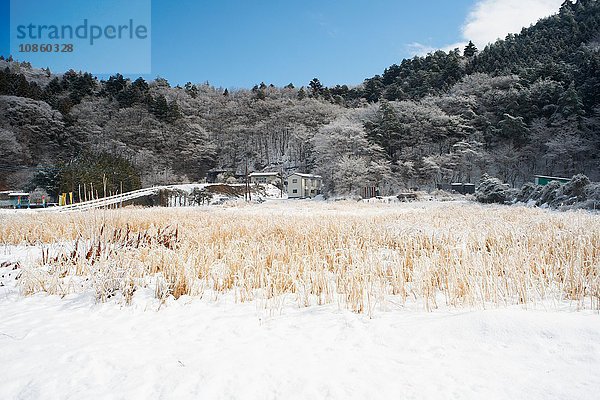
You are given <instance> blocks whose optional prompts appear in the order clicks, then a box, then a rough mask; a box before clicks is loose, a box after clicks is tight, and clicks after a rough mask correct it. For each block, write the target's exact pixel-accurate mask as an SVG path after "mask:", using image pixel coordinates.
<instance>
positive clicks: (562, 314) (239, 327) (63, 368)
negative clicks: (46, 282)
mask: <svg viewBox="0 0 600 400" xmlns="http://www.w3.org/2000/svg"><path fill="white" fill-rule="evenodd" d="M36 256H37V252H36V251H34V249H33V248H31V247H3V248H2V249H0V264H1V263H2V262H3V261H6V260H9V259H10V260H12V261H16V260H19V261H21V262H25V263H26V262H29V261H31V260H32V259H33V258H35V257H36ZM13 268H14V267H7V266H5V267H4V268H1V269H0V276H1V277H2V279H1V280H2V282H4V286H2V287H0V360H1V363H0V364H1V365H2V369H1V371H0V399H81V398H86V399H159V398H160V399H307V398H308V399H392V398H394V399H442V398H443V399H561V400H562V399H582V400H583V399H594V398H597V397H596V396H597V394H598V393H600V374H599V373H598V371H600V316H599V315H598V314H597V313H594V312H591V311H581V312H573V311H543V310H537V311H533V310H523V309H521V308H509V309H496V310H486V311H473V310H456V309H454V310H438V311H435V312H431V313H427V312H424V311H420V310H421V308H420V307H415V308H414V309H411V308H410V307H407V308H393V310H392V311H387V312H385V311H382V312H378V313H377V314H376V315H375V318H373V319H369V318H368V317H367V316H366V315H358V314H354V313H351V312H349V311H343V310H340V309H338V307H337V306H335V305H329V306H322V307H310V308H300V309H299V308H297V307H295V306H291V305H290V306H289V307H288V306H284V307H283V308H282V309H281V310H280V312H276V313H275V315H272V314H269V313H267V312H266V311H265V310H264V308H262V307H261V306H260V304H258V303H256V302H255V303H245V304H236V303H235V302H234V300H233V298H231V297H227V296H225V297H220V299H219V300H217V301H213V300H211V299H192V298H189V297H182V298H180V299H179V300H177V301H175V300H171V301H169V302H167V304H163V305H162V306H161V305H160V303H159V302H158V300H156V299H155V298H153V295H152V293H150V292H149V291H150V290H151V289H147V291H146V292H144V291H140V292H139V293H136V295H135V296H134V302H133V305H131V306H128V307H126V306H122V305H120V304H119V303H118V302H116V301H114V302H108V303H105V304H98V303H96V302H95V300H94V298H93V296H92V295H91V294H79V295H70V296H67V297H65V298H59V297H57V296H47V295H44V294H39V295H35V296H31V297H27V298H24V297H22V296H21V295H20V294H19V293H18V291H17V290H16V287H15V286H14V284H13V281H14V277H15V276H16V274H18V268H17V269H13ZM207 297H210V296H207ZM552 309H553V310H555V309H556V308H555V307H554V308H552Z"/></svg>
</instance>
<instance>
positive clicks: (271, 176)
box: [248, 172, 280, 185]
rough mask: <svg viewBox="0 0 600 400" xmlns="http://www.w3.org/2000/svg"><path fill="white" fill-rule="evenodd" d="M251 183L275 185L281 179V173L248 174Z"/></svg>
mask: <svg viewBox="0 0 600 400" xmlns="http://www.w3.org/2000/svg"><path fill="white" fill-rule="evenodd" d="M248 178H249V179H250V183H251V184H253V185H255V184H259V183H262V184H269V183H270V184H273V183H275V181H277V180H278V179H280V175H279V172H251V173H249V174H248Z"/></svg>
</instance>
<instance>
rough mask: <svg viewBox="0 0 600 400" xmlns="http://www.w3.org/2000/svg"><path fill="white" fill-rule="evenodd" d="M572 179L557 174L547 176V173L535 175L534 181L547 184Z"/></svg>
mask: <svg viewBox="0 0 600 400" xmlns="http://www.w3.org/2000/svg"><path fill="white" fill-rule="evenodd" d="M570 180H571V178H559V177H556V176H546V175H534V182H535V184H536V185H542V186H546V185H547V184H549V183H550V182H552V181H556V182H559V183H567V182H569V181H570Z"/></svg>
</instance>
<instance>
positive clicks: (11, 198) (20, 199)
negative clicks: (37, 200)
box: [0, 191, 29, 208]
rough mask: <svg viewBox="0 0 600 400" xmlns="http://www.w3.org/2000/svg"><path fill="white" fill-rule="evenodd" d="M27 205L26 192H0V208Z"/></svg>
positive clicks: (27, 196)
mask: <svg viewBox="0 0 600 400" xmlns="http://www.w3.org/2000/svg"><path fill="white" fill-rule="evenodd" d="M25 207H29V193H26V192H12V191H3V192H0V208H25Z"/></svg>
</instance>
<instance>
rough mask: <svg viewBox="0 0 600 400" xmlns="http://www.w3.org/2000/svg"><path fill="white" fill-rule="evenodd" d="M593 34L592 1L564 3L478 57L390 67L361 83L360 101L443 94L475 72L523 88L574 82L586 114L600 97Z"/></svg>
mask: <svg viewBox="0 0 600 400" xmlns="http://www.w3.org/2000/svg"><path fill="white" fill-rule="evenodd" d="M599 29H600V4H599V3H598V1H595V0H582V1H579V2H577V3H575V4H574V3H571V2H570V1H565V3H564V4H563V5H562V7H561V9H560V11H559V12H558V13H557V14H556V15H553V16H551V17H549V18H545V19H543V20H541V21H539V22H538V23H537V24H536V25H535V26H532V27H530V28H523V30H522V31H521V33H520V34H517V35H514V34H510V35H508V36H507V37H506V38H505V39H504V40H498V41H497V42H495V43H493V44H490V45H488V46H486V48H485V49H483V51H481V52H479V51H478V50H477V48H475V47H474V46H471V45H469V46H468V47H467V48H466V49H464V50H463V49H456V50H455V51H451V52H449V53H445V52H443V51H437V52H435V53H432V54H429V55H428V56H426V57H415V58H414V59H409V60H404V61H403V62H402V63H401V64H400V65H392V66H391V67H389V68H387V69H386V70H385V71H384V73H383V75H381V76H379V75H377V76H375V77H373V78H371V79H368V80H367V81H366V85H365V91H364V93H363V97H365V98H367V99H369V100H374V101H376V100H379V99H382V98H383V99H387V100H406V99H416V98H421V97H423V96H425V95H430V94H439V93H441V92H445V91H447V90H448V89H449V88H450V87H451V86H452V85H454V84H455V83H456V82H458V81H459V80H461V79H462V78H464V77H465V76H466V75H469V74H473V73H477V72H479V73H485V74H489V75H492V76H498V75H510V74H516V75H518V76H519V77H520V78H521V83H522V84H524V85H530V84H533V83H534V82H536V81H538V80H540V79H552V80H554V81H556V82H560V83H561V84H562V85H563V86H567V87H568V86H569V85H570V84H571V83H574V84H575V88H576V89H577V90H578V91H580V92H581V95H582V101H583V103H584V104H585V105H586V106H587V109H591V107H592V105H593V104H595V103H597V101H598V97H597V96H598V95H600V94H599V93H600V91H599V90H598V88H599V87H598V84H599V79H600V71H599V70H598V47H599V46H600V36H599ZM465 59H466V61H467V62H465Z"/></svg>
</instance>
